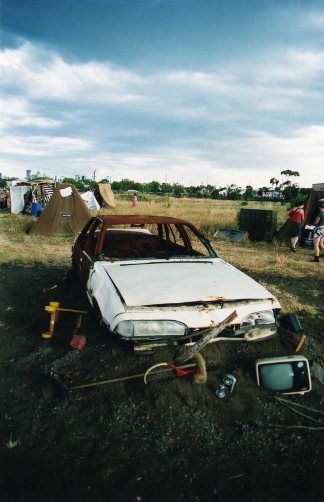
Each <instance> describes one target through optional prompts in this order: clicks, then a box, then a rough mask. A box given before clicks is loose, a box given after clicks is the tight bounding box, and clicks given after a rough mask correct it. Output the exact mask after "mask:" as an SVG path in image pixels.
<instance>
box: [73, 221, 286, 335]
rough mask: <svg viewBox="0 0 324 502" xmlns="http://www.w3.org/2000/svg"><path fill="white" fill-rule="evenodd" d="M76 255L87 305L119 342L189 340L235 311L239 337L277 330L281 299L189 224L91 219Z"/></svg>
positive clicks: (234, 326) (79, 239) (235, 329)
mask: <svg viewBox="0 0 324 502" xmlns="http://www.w3.org/2000/svg"><path fill="white" fill-rule="evenodd" d="M72 256H73V261H74V266H75V268H76V270H77V272H78V274H79V277H80V279H81V282H82V283H83V285H84V286H85V288H86V291H87V294H88V297H89V300H90V302H91V303H92V304H93V305H95V306H96V307H97V308H99V311H100V314H101V317H102V320H103V321H104V323H105V324H106V325H107V327H108V328H109V329H110V331H111V332H114V333H116V334H117V335H118V336H120V337H121V338H124V339H131V340H132V341H134V342H145V341H149V340H157V341H158V340H160V341H161V342H162V341H168V340H177V341H179V342H181V340H182V339H183V340H189V339H190V337H195V336H197V335H199V332H200V331H202V330H204V329H206V328H213V327H215V326H217V325H218V324H220V322H221V321H222V320H223V319H224V318H225V317H226V316H227V315H228V313H230V312H232V311H233V309H235V310H236V313H237V317H236V319H235V320H234V321H233V322H232V323H231V324H232V325H231V326H229V328H230V329H231V330H232V332H231V333H232V335H233V336H234V337H235V336H236V337H238V339H241V340H242V339H245V340H247V339H248V336H247V335H248V333H249V332H251V336H252V333H254V335H253V336H256V333H258V332H260V331H261V332H262V333H261V335H262V336H265V337H267V336H270V335H273V334H274V333H275V331H276V326H275V315H276V312H277V311H279V309H280V304H279V302H278V301H277V299H276V298H275V297H274V296H273V295H272V294H271V293H269V291H267V290H266V289H265V288H263V287H262V286H261V285H260V284H258V283H257V282H256V281H254V280H253V279H251V278H250V277H248V276H247V275H246V274H244V273H243V272H241V271H239V270H238V269H236V268H235V267H233V266H232V265H230V264H228V263H227V262H225V261H224V260H222V259H221V258H220V257H218V255H217V253H216V252H215V251H214V249H213V248H212V246H211V245H210V243H209V241H208V240H207V239H205V238H204V236H202V235H201V234H200V233H199V231H197V229H195V227H194V226H193V225H191V224H190V223H189V222H186V221H184V220H179V219H176V218H171V217H162V216H161V217H160V216H137V215H135V216H129V215H127V216H121V215H112V216H99V217H94V218H92V220H90V222H89V223H88V225H87V226H86V227H85V229H84V230H83V231H82V232H81V234H80V235H79V236H78V237H77V239H76V241H75V244H74V248H73V255H72ZM133 326H134V327H135V328H133ZM125 327H126V328H127V329H126V331H125ZM151 328H152V329H151ZM132 330H133V332H132ZM154 330H156V332H155V331H154ZM161 330H162V331H161ZM165 331H167V333H166V332H165Z"/></svg>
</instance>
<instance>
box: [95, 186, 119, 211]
mask: <svg viewBox="0 0 324 502" xmlns="http://www.w3.org/2000/svg"><path fill="white" fill-rule="evenodd" d="M98 187H99V193H100V195H101V197H102V199H103V203H104V205H105V206H110V207H116V202H115V196H114V194H113V192H112V190H111V186H110V184H109V183H98Z"/></svg>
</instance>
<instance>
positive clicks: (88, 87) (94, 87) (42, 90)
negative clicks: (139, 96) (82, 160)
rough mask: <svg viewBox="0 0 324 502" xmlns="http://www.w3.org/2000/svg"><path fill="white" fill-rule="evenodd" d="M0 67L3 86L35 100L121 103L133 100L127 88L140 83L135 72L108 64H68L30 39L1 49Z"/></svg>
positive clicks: (140, 80) (133, 97)
mask: <svg viewBox="0 0 324 502" xmlns="http://www.w3.org/2000/svg"><path fill="white" fill-rule="evenodd" d="M0 67H1V69H2V79H3V85H4V86H5V87H7V88H11V89H15V90H16V92H23V93H24V94H25V95H27V96H28V97H29V98H32V99H37V100H39V99H43V100H56V101H69V102H78V101H79V100H80V98H82V99H85V100H87V101H88V102H94V101H97V102H98V101H99V100H101V101H104V102H111V103H121V102H125V101H126V102H127V101H132V100H133V99H136V98H135V96H134V95H133V94H132V93H131V92H129V88H130V87H132V88H133V87H134V86H136V85H138V84H141V83H142V79H141V78H140V77H138V76H137V75H135V74H134V73H132V72H130V71H127V70H124V69H122V68H117V67H116V68H115V67H113V66H112V65H111V64H109V63H96V62H89V63H68V62H66V61H64V60H63V59H62V58H61V57H60V56H59V55H57V54H54V53H52V52H50V51H47V50H45V49H42V48H40V47H38V46H36V45H33V44H31V43H29V42H25V43H24V44H23V45H22V46H21V47H20V48H18V49H7V50H4V51H2V52H1V53H0Z"/></svg>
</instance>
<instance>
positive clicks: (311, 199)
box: [276, 190, 324, 246]
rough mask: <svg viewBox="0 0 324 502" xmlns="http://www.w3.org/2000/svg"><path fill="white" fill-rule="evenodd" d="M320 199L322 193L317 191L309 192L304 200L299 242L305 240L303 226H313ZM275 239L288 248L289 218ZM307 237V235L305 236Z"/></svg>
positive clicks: (322, 195)
mask: <svg viewBox="0 0 324 502" xmlns="http://www.w3.org/2000/svg"><path fill="white" fill-rule="evenodd" d="M320 199H324V191H323V190H321V191H318V192H315V191H313V192H311V193H310V194H309V196H308V197H307V199H305V206H304V213H305V219H304V221H303V225H302V234H301V239H300V240H301V241H303V239H304V238H305V235H304V232H305V226H306V225H314V221H315V218H316V216H317V213H318V211H319V209H318V205H317V202H318V201H319V200H320ZM276 237H277V239H278V240H279V241H280V242H284V243H285V244H287V246H290V236H289V218H288V219H287V221H285V223H284V224H283V225H282V227H281V228H280V229H279V230H278V232H277V235H276ZM307 237H308V235H307Z"/></svg>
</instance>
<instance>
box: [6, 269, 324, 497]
mask: <svg viewBox="0 0 324 502" xmlns="http://www.w3.org/2000/svg"><path fill="white" fill-rule="evenodd" d="M65 272H66V270H64V269H55V268H39V267H37V268H23V267H21V268H20V267H11V266H3V267H2V269H1V281H0V304H1V319H0V321H1V322H0V330H1V337H0V339H1V351H0V361H1V373H0V378H1V383H0V388H1V414H0V423H1V427H0V430H1V439H0V452H1V458H2V468H1V470H0V476H1V489H0V490H1V491H0V498H1V499H2V500H24V501H28V500H104V501H134V502H140V501H143V502H146V501H147V502H153V501H170V502H171V501H190V502H191V501H205V502H207V501H208V502H209V501H222V502H226V501H241V502H242V501H250V502H251V501H254V502H264V501H315V500H316V501H319V500H323V492H324V481H323V461H324V441H323V438H324V417H323V416H322V417H321V415H320V414H314V413H313V412H310V411H305V410H302V411H303V412H304V413H305V414H307V415H312V416H313V417H316V419H317V420H319V421H322V423H323V425H321V424H320V423H318V422H314V421H312V420H310V419H309V418H305V417H303V416H301V415H298V414H296V413H294V412H293V411H291V410H289V409H287V408H286V407H284V406H283V405H282V404H281V403H279V402H278V401H277V400H276V399H275V395H276V394H275V393H274V392H271V391H267V390H265V389H261V388H259V387H258V386H257V384H256V380H255V374H254V363H255V360H256V359H257V358H259V357H272V356H278V355H291V354H293V353H294V351H295V348H296V346H297V344H298V341H299V339H300V333H288V332H284V331H280V332H279V336H278V337H276V338H274V339H272V340H269V341H266V342H259V343H246V344H232V343H219V344H213V345H209V346H208V347H205V348H204V349H203V351H202V354H203V355H204V357H205V359H206V362H207V368H210V367H212V369H211V370H210V371H208V380H207V383H205V384H197V383H194V381H193V376H192V375H187V376H183V377H179V378H172V377H171V378H165V379H161V380H159V379H157V380H153V381H149V382H148V384H147V385H145V383H144V381H143V377H138V378H134V379H130V380H125V381H122V382H116V383H110V384H106V385H101V386H96V387H89V388H85V389H80V390H72V389H71V387H73V386H77V385H82V384H86V383H91V382H99V381H102V380H107V379H114V378H118V377H124V376H129V375H137V374H142V373H144V372H145V371H146V369H147V368H148V367H150V366H152V365H153V364H156V363H158V362H165V361H167V362H173V361H174V360H175V357H176V356H177V355H178V353H179V349H178V348H177V347H168V348H163V349H159V350H157V351H156V352H155V353H153V354H149V355H138V354H137V355H134V353H133V349H132V347H131V346H130V345H129V344H128V343H126V342H121V341H119V340H117V339H116V338H114V337H112V336H111V335H110V336H109V334H108V332H107V331H106V329H105V328H103V327H101V326H100V325H99V323H98V321H97V320H96V318H95V316H94V315H93V314H91V313H89V315H88V316H86V319H85V320H84V323H83V325H82V329H81V333H82V334H84V335H85V336H86V337H87V343H86V345H85V347H84V348H83V350H80V351H79V350H75V349H72V348H71V346H70V342H71V340H72V336H73V330H74V328H75V326H76V316H75V314H71V313H66V312H61V313H60V319H59V322H58V323H57V325H56V327H55V333H54V336H53V337H52V338H51V339H50V340H45V339H43V338H42V333H43V332H46V331H47V330H48V328H49V319H50V315H49V313H48V312H46V311H45V310H44V307H45V306H46V305H48V304H49V302H50V301H59V302H60V305H61V307H62V308H72V309H81V310H89V305H88V303H87V299H86V297H85V295H83V294H81V293H80V292H79V289H78V287H77V286H76V285H72V284H71V285H70V286H69V287H67V285H66V282H65V281H64V280H63V277H64V276H65ZM55 284H58V287H56V288H54V289H48V290H47V291H43V290H44V289H46V288H47V287H49V286H52V285H55ZM299 287H300V288H302V284H300V285H299ZM318 301H319V302H322V305H323V295H322V294H321V295H320V296H319V298H318ZM323 334H324V327H323V326H322V324H321V323H319V322H318V321H314V320H311V319H309V320H307V339H306V342H305V344H304V346H303V348H302V350H301V352H300V353H301V354H303V355H305V356H306V357H308V358H309V359H311V360H313V361H314V362H315V365H314V368H315V369H316V371H314V378H313V390H312V391H311V392H309V393H307V394H305V395H304V396H300V395H297V396H286V398H287V399H290V400H291V401H293V402H298V403H300V404H303V405H305V406H308V407H312V408H315V409H317V410H323V404H324V383H323V378H322V376H321V373H320V367H321V366H324V352H323ZM318 365H320V367H319V366H318ZM51 372H55V373H56V374H58V375H60V377H61V378H62V380H63V381H64V382H65V383H66V384H67V386H68V388H69V389H70V390H69V394H68V396H67V397H66V398H65V399H56V400H54V401H47V400H45V399H44V396H43V393H42V385H41V384H42V382H43V380H42V378H43V376H44V375H46V374H49V373H51ZM227 373H230V374H233V375H235V377H236V379H237V384H236V386H235V388H234V391H233V393H232V394H229V393H227V395H226V397H225V398H224V399H220V398H218V397H217V396H216V395H215V390H216V389H217V388H218V387H219V384H220V383H221V382H222V379H223V377H224V376H225V375H226V374H227Z"/></svg>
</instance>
